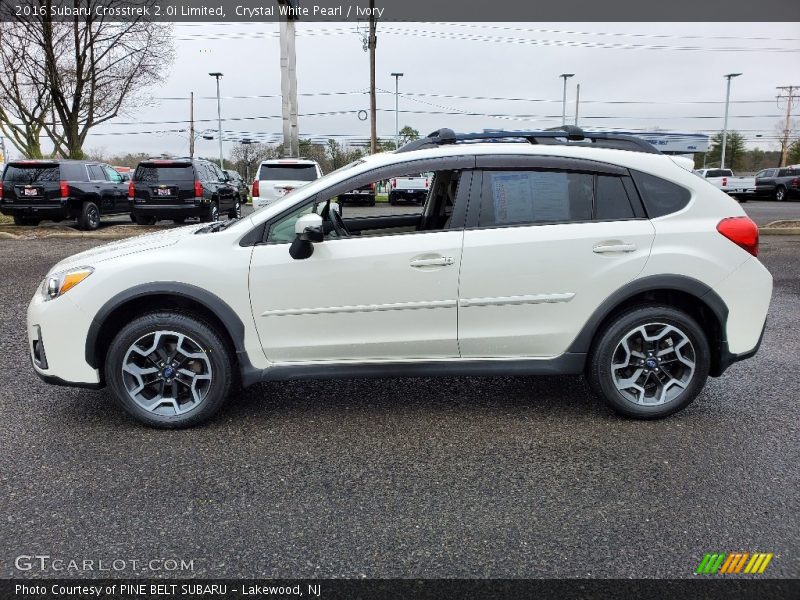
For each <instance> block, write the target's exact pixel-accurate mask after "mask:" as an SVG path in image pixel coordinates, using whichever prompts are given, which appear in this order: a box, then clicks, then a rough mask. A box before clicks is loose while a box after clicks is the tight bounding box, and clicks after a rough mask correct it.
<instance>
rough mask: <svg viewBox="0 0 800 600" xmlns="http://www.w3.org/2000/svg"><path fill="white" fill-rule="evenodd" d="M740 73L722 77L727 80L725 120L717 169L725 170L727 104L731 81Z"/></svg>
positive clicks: (729, 97) (729, 96) (729, 98)
mask: <svg viewBox="0 0 800 600" xmlns="http://www.w3.org/2000/svg"><path fill="white" fill-rule="evenodd" d="M739 75H741V73H728V74H727V75H725V76H724V77H725V78H726V79H727V80H728V86H727V90H726V92H725V120H724V121H723V123H722V156H721V158H720V161H719V168H720V169H724V168H725V150H726V149H727V146H728V103H729V102H730V100H731V79H733V78H734V77H738V76H739Z"/></svg>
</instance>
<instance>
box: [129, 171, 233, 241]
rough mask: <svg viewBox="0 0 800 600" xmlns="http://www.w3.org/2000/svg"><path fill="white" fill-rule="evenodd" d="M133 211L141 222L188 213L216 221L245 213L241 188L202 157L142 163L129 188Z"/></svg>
mask: <svg viewBox="0 0 800 600" xmlns="http://www.w3.org/2000/svg"><path fill="white" fill-rule="evenodd" d="M128 197H129V198H130V200H131V211H132V212H131V214H132V215H133V218H134V220H135V221H136V223H138V224H139V225H152V224H153V223H155V222H156V221H158V220H160V219H172V220H173V221H175V222H176V223H183V222H184V221H185V220H186V218H187V217H200V220H201V221H204V222H208V221H216V220H218V219H219V215H220V214H222V213H224V214H227V215H228V218H230V219H234V218H236V217H240V216H241V214H242V203H241V199H240V197H239V192H238V190H237V189H236V188H235V187H234V186H233V185H231V183H230V180H229V178H228V176H227V175H226V174H225V173H223V172H222V170H221V169H220V168H219V167H217V165H215V164H214V163H211V162H209V161H207V160H202V159H197V158H195V159H191V158H169V159H151V160H146V161H143V162H140V163H139V166H137V167H136V171H135V172H134V174H133V178H132V179H131V182H130V186H129V188H128Z"/></svg>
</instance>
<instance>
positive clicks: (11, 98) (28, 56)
mask: <svg viewBox="0 0 800 600" xmlns="http://www.w3.org/2000/svg"><path fill="white" fill-rule="evenodd" d="M28 29H29V28H28V26H27V25H25V24H24V23H15V22H8V21H3V22H0V72H2V73H3V76H2V77H0V130H2V132H3V134H5V136H6V137H7V138H8V139H9V141H10V142H11V143H12V144H13V145H14V146H16V148H17V149H18V150H19V151H20V152H21V153H22V154H23V156H25V157H27V158H41V157H42V146H41V141H40V138H41V136H42V130H43V129H44V128H45V121H46V120H47V119H48V118H50V115H51V109H52V101H51V97H50V90H49V86H48V85H47V83H46V81H45V77H44V72H43V69H42V64H43V62H44V58H43V53H42V52H41V51H40V49H38V48H36V47H31V46H30V44H29V43H28V41H29V40H28V38H29V33H28Z"/></svg>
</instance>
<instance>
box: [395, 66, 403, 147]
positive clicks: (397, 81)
mask: <svg viewBox="0 0 800 600" xmlns="http://www.w3.org/2000/svg"><path fill="white" fill-rule="evenodd" d="M402 76H403V74H402V73H392V77H394V149H395V150H398V149H399V148H400V118H399V110H398V107H399V103H398V98H399V91H400V78H401V77H402Z"/></svg>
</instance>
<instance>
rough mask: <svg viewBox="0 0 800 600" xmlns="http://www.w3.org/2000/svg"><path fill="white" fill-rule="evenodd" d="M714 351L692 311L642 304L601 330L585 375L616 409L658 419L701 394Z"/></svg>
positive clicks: (635, 416) (630, 415)
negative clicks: (712, 351) (711, 352)
mask: <svg viewBox="0 0 800 600" xmlns="http://www.w3.org/2000/svg"><path fill="white" fill-rule="evenodd" d="M710 356H711V355H710V350H709V344H708V339H707V338H706V334H705V333H704V331H703V329H702V328H701V327H700V325H698V323H697V321H695V320H694V319H693V318H692V317H691V316H689V315H688V314H686V313H684V312H683V311H680V310H677V309H675V308H672V307H669V306H658V305H639V306H634V307H631V308H629V309H628V310H625V311H623V312H622V313H620V314H618V315H617V316H616V317H615V318H613V319H612V320H611V322H609V323H608V324H607V325H606V326H605V327H604V329H603V330H602V331H601V332H600V333H599V335H598V337H597V338H596V339H595V342H594V345H593V347H592V351H591V353H590V356H589V361H588V363H587V368H586V377H587V379H588V381H589V385H590V386H591V388H592V390H593V391H594V392H595V394H597V395H598V396H599V397H601V398H602V399H603V400H604V401H605V402H606V404H607V405H608V406H609V407H610V408H611V409H612V410H614V411H616V412H618V413H620V414H623V415H626V416H629V417H634V418H638V419H658V418H661V417H666V416H668V415H671V414H673V413H676V412H678V411H679V410H682V409H683V408H686V406H688V405H689V404H690V403H691V402H692V400H694V399H695V397H696V396H697V394H699V393H700V390H702V389H703V386H704V385H705V381H706V378H707V377H708V370H709V366H710Z"/></svg>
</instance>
